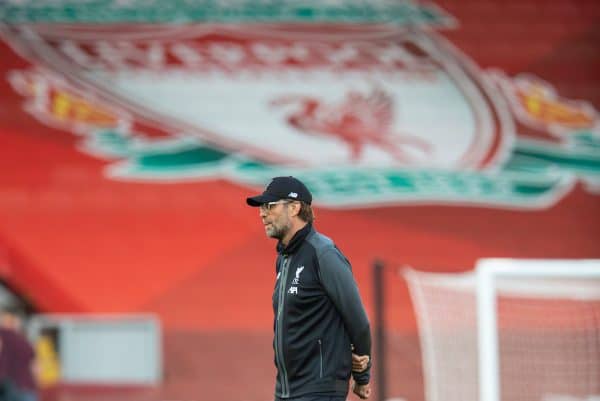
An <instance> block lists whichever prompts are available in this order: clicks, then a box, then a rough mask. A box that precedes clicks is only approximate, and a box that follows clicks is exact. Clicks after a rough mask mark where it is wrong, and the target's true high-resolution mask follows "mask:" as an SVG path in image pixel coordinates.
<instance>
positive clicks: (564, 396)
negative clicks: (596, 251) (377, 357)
mask: <svg viewBox="0 0 600 401" xmlns="http://www.w3.org/2000/svg"><path fill="white" fill-rule="evenodd" d="M405 277H406V279H407V282H408V285H409V289H410V293H411V298H412V300H413V304H414V308H415V313H416V317H417V323H418V326H419V336H420V341H421V349H422V355H423V368H424V372H423V373H424V380H425V395H426V400H427V401H477V400H479V401H600V260H517V259H483V260H481V261H480V262H478V264H477V269H476V271H474V272H468V273H454V274H440V273H427V272H419V271H415V270H411V269H409V270H406V271H405Z"/></svg>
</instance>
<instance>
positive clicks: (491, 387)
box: [476, 259, 600, 401]
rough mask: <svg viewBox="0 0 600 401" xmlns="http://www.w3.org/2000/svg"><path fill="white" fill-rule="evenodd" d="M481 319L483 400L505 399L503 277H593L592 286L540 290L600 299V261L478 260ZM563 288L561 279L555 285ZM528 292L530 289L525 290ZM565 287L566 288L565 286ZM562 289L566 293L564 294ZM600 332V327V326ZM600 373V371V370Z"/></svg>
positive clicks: (480, 350)
mask: <svg viewBox="0 0 600 401" xmlns="http://www.w3.org/2000/svg"><path fill="white" fill-rule="evenodd" d="M476 269H477V321H478V332H479V335H478V341H479V347H478V348H479V394H480V400H481V401H501V400H502V397H501V388H500V371H499V366H500V356H499V341H498V315H497V303H496V299H497V292H498V289H497V287H498V282H499V280H501V279H503V278H504V279H531V278H534V279H535V278H542V279H584V280H586V279H592V280H593V281H594V282H593V283H592V286H589V287H587V286H585V285H581V283H580V285H581V287H580V288H575V287H573V288H570V289H571V290H572V291H571V292H569V290H570V289H569V288H567V289H566V293H565V291H555V292H553V291H552V289H551V288H550V286H548V291H535V290H532V291H531V292H533V293H535V292H539V293H541V294H539V295H540V296H541V295H543V293H545V294H546V296H548V295H550V296H552V297H562V296H565V295H567V296H569V297H570V298H575V299H600V282H598V283H596V282H595V279H600V260H548V259H543V260H540V259H536V260H523V259H482V260H480V261H478V262H477V266H476ZM555 286H556V287H559V288H560V287H561V284H560V281H559V282H558V283H556V284H555ZM523 290H524V291H527V289H523ZM563 290H564V288H563ZM561 292H562V294H561ZM598 324H600V322H598ZM597 329H598V330H599V331H600V326H599V327H597ZM599 345H600V344H599ZM599 356H600V355H599ZM597 373H598V375H600V371H598V372H597Z"/></svg>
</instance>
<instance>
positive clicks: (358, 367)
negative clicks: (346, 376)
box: [352, 353, 370, 373]
mask: <svg viewBox="0 0 600 401" xmlns="http://www.w3.org/2000/svg"><path fill="white" fill-rule="evenodd" d="M369 360H370V358H369V355H356V354H355V353H352V371H353V372H357V373H360V372H364V371H365V369H367V367H368V366H369Z"/></svg>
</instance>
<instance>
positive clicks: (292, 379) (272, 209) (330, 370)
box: [246, 177, 371, 401]
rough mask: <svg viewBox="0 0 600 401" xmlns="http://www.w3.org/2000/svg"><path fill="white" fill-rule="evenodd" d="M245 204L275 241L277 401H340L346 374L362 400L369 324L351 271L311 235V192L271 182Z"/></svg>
mask: <svg viewBox="0 0 600 401" xmlns="http://www.w3.org/2000/svg"><path fill="white" fill-rule="evenodd" d="M246 202H247V203H248V205H250V206H254V207H258V208H259V210H260V217H261V219H262V223H263V225H264V227H265V231H266V234H267V236H269V237H271V238H275V239H277V240H278V244H277V251H278V256H277V262H276V272H277V276H276V283H275V290H274V293H273V310H274V312H275V325H274V329H275V338H274V341H273V347H274V350H275V365H276V367H277V381H276V385H275V399H276V401H280V400H293V401H343V400H345V399H346V396H347V394H348V384H349V381H350V375H351V373H352V376H353V378H354V384H353V391H354V393H355V394H357V395H358V396H359V397H360V398H363V399H366V398H368V397H369V395H370V394H371V388H370V386H369V380H370V368H371V363H370V355H371V333H370V327H369V321H368V319H367V315H366V313H365V309H364V307H363V305H362V301H361V299H360V295H359V292H358V288H357V286H356V283H355V281H354V277H353V276H352V270H351V267H350V263H349V262H348V260H347V259H346V257H345V256H344V255H343V254H342V253H341V252H340V251H339V249H338V248H337V247H336V246H335V244H334V243H333V242H332V241H331V240H330V239H329V238H327V237H325V236H324V235H322V234H320V233H318V232H317V231H315V229H314V228H313V224H312V223H313V219H314V217H313V211H312V208H311V203H312V195H311V193H310V191H309V190H308V189H307V188H306V186H305V185H304V184H303V183H302V182H301V181H299V180H298V179H296V178H294V177H275V178H273V180H272V181H271V183H270V184H269V185H268V186H267V188H266V189H265V191H264V192H263V193H262V194H261V195H257V196H254V197H249V198H247V199H246ZM352 347H354V352H355V353H356V354H352V349H353V348H352Z"/></svg>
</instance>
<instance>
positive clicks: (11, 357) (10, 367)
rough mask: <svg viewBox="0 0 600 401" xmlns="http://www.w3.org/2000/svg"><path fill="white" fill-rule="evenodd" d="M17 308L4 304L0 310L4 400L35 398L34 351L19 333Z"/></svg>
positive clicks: (20, 330) (26, 400) (20, 328)
mask: <svg viewBox="0 0 600 401" xmlns="http://www.w3.org/2000/svg"><path fill="white" fill-rule="evenodd" d="M21 313H22V312H21V311H20V309H18V308H13V307H6V308H4V310H3V311H1V312H0V342H1V344H2V345H1V349H0V371H2V372H0V373H1V374H2V378H3V379H4V380H3V383H4V386H3V387H4V391H5V392H6V391H8V392H10V394H11V395H10V396H8V395H7V394H6V393H5V395H4V396H5V399H7V400H15V401H37V400H38V395H37V385H36V380H35V353H34V351H33V347H32V346H31V344H29V342H28V341H27V338H26V337H25V336H24V335H23V333H22V321H21Z"/></svg>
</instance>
